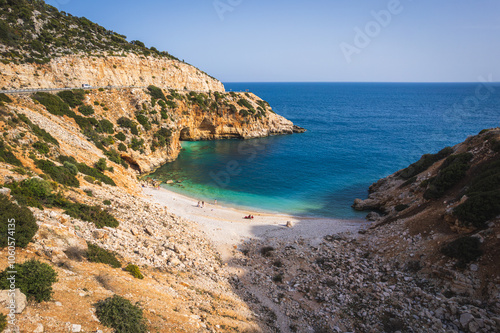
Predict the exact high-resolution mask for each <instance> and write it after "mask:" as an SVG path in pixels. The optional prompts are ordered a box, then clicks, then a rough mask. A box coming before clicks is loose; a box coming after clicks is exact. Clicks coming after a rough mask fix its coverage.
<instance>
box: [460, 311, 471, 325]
mask: <svg viewBox="0 0 500 333" xmlns="http://www.w3.org/2000/svg"><path fill="white" fill-rule="evenodd" d="M472 319H474V316H473V315H471V314H470V313H463V314H462V315H461V316H460V325H462V327H463V328H466V327H467V325H468V324H469V322H470V321H471V320H472Z"/></svg>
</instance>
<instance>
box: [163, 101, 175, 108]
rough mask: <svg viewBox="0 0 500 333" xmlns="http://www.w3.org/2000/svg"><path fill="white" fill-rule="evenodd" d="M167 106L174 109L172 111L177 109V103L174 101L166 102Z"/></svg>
mask: <svg viewBox="0 0 500 333" xmlns="http://www.w3.org/2000/svg"><path fill="white" fill-rule="evenodd" d="M166 104H167V105H168V107H169V108H172V109H175V108H177V103H176V102H174V101H166Z"/></svg>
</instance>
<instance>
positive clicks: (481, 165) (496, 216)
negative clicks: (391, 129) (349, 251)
mask: <svg viewBox="0 0 500 333" xmlns="http://www.w3.org/2000/svg"><path fill="white" fill-rule="evenodd" d="M353 207H354V208H356V209H359V210H375V211H376V212H378V213H370V214H369V215H368V218H369V219H371V220H373V221H374V222H373V225H372V230H368V232H367V234H368V235H378V236H379V242H378V244H377V246H374V247H373V248H374V250H376V251H377V252H382V253H385V254H386V255H389V256H392V257H393V258H394V260H398V261H400V262H401V263H402V264H407V263H409V262H414V263H415V265H417V263H418V267H419V269H422V272H424V273H425V274H428V275H429V276H434V277H438V278H440V279H443V281H445V288H447V289H448V290H449V291H450V292H452V293H455V294H465V295H469V296H473V297H476V298H478V299H481V300H483V301H484V302H487V303H490V304H495V303H496V302H497V304H496V306H497V307H498V308H499V309H500V307H499V305H500V304H499V303H498V297H499V296H500V293H499V292H500V288H499V287H500V262H499V261H498V258H499V257H500V129H498V128H496V129H490V130H484V131H482V132H481V133H480V134H478V135H476V136H472V137H469V138H468V139H467V140H466V141H464V142H463V143H461V144H458V145H456V146H454V147H452V148H450V147H448V148H445V149H443V150H442V151H440V152H439V153H437V154H427V155H424V156H422V158H421V159H420V160H419V161H418V162H416V163H414V164H412V165H411V166H409V167H408V168H406V169H403V170H400V171H398V172H396V173H394V174H393V175H390V176H388V177H386V178H384V179H381V180H379V181H378V182H377V183H375V184H373V185H372V186H371V187H370V195H369V197H368V199H366V200H359V199H356V201H355V202H354V205H353ZM379 213H380V215H379ZM382 235H385V237H384V240H380V238H381V236H382ZM415 267H417V266H415Z"/></svg>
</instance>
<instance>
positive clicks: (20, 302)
mask: <svg viewBox="0 0 500 333" xmlns="http://www.w3.org/2000/svg"><path fill="white" fill-rule="evenodd" d="M14 299H15V302H16V310H15V313H22V312H23V311H24V308H26V305H27V302H26V295H25V294H23V293H22V292H21V290H20V289H19V288H18V289H15V292H14ZM11 300H12V298H11V296H10V295H9V290H1V291H0V304H1V306H2V308H6V307H8V306H9V304H10V301H11Z"/></svg>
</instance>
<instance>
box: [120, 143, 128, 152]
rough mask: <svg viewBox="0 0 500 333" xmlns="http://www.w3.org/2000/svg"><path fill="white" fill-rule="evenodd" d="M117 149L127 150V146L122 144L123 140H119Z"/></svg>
mask: <svg viewBox="0 0 500 333" xmlns="http://www.w3.org/2000/svg"><path fill="white" fill-rule="evenodd" d="M118 150H119V151H127V146H125V145H124V144H123V142H120V144H119V145H118Z"/></svg>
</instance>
